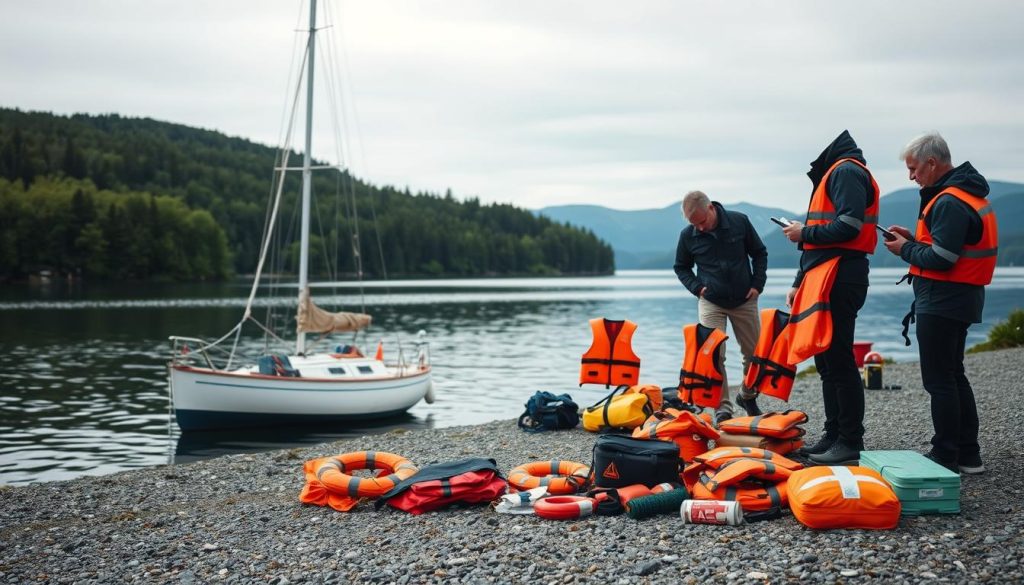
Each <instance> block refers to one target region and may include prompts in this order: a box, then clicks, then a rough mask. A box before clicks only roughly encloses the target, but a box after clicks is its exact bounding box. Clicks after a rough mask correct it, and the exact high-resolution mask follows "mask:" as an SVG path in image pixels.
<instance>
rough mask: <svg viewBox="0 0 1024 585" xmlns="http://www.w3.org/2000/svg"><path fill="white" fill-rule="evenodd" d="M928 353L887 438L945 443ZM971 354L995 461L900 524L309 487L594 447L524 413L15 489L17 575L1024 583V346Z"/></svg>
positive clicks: (984, 435) (7, 526) (1, 569)
mask: <svg viewBox="0 0 1024 585" xmlns="http://www.w3.org/2000/svg"><path fill="white" fill-rule="evenodd" d="M917 368H918V366H917V364H895V365H892V364H889V365H886V368H885V372H884V377H885V383H887V384H900V385H902V386H903V388H902V390H889V391H884V390H883V391H868V392H867V416H866V426H867V436H866V442H867V446H868V448H869V449H916V450H919V451H922V452H923V451H926V450H927V447H928V440H929V438H930V437H931V420H930V418H929V414H928V412H929V411H928V400H927V395H926V394H925V392H924V390H923V388H922V387H921V382H920V373H919V371H918V369H917ZM967 368H968V376H969V378H970V379H971V381H972V384H973V386H974V389H975V394H976V396H977V401H978V409H979V412H980V414H981V419H982V425H981V445H982V455H983V457H984V459H985V464H986V466H987V467H988V470H989V471H988V473H986V474H985V475H982V476H963V478H962V495H961V510H962V511H961V514H960V515H952V516H922V517H903V518H902V519H901V521H900V525H899V527H898V528H897V529H896V530H893V531H887V532H873V531H861V530H847V531H843V530H836V531H829V532H814V531H811V530H808V529H805V528H803V527H802V526H801V525H800V524H799V523H798V522H797V521H796V520H795V519H794V518H793V517H792V516H790V515H788V514H787V515H786V516H784V517H783V518H781V519H778V520H773V521H769V522H761V523H757V524H752V525H746V526H738V527H726V526H707V525H684V524H683V523H682V521H681V520H680V519H679V517H678V515H674V516H661V517H658V518H652V519H648V520H643V521H635V520H632V519H630V518H628V517H626V516H615V517H590V518H587V519H583V520H578V521H570V522H556V521H546V520H542V519H539V518H535V517H533V516H512V515H502V514H496V513H495V512H493V511H492V510H491V509H489V508H487V507H474V508H451V509H447V510H442V511H439V512H435V513H427V514H424V515H422V516H412V515H409V514H406V513H404V512H399V511H397V510H393V509H390V508H385V509H382V510H381V511H379V512H378V511H374V509H373V506H372V505H371V504H369V503H365V502H364V503H362V504H360V505H359V506H357V507H356V508H355V509H354V510H353V511H352V512H349V513H339V512H335V511H334V510H332V509H330V508H320V507H313V506H304V505H302V504H300V503H299V501H298V494H299V491H300V490H301V488H302V485H303V476H302V462H303V461H305V460H306V459H310V458H313V457H319V456H324V455H333V454H337V453H342V452H346V451H357V450H364V449H372V450H377V451H390V452H393V453H398V454H401V455H404V456H406V457H408V458H409V459H411V460H412V461H414V462H415V463H417V464H418V465H420V466H423V465H427V464H430V463H435V462H439V461H448V460H454V459H462V458H465V457H476V456H479V457H491V458H494V459H496V460H497V462H498V466H499V467H500V468H501V469H502V471H503V472H505V473H507V472H508V470H509V469H511V468H512V467H514V466H516V465H519V464H521V463H524V462H526V461H530V460H535V459H568V460H573V461H580V462H584V463H589V462H590V459H591V449H592V447H593V443H594V439H595V436H594V435H593V434H590V433H587V432H585V431H583V430H582V429H581V428H578V429H575V430H572V431H561V432H550V433H539V434H527V433H523V432H522V431H520V430H519V429H517V428H516V425H515V421H512V420H505V421H495V422H492V423H488V424H484V425H479V426H472V427H453V428H445V429H437V430H422V431H411V432H405V431H392V432H389V433H387V434H383V435H376V436H367V437H360V438H356V439H351V440H345V441H339V442H336V443H331V444H326V445H320V446H317V447H313V448H307V449H294V450H289V451H274V452H268V453H260V454H254V455H253V454H247V455H236V456H228V457H222V458H218V459H212V460H208V461H201V462H198V463H192V464H188V465H175V466H160V467H154V468H151V469H144V470H138V471H129V472H125V473H119V474H116V475H111V476H106V477H98V478H97V477H89V478H81V479H75V480H72V481H66V482H53V483H45V484H34V485H29V486H25V487H4V488H0V503H2V510H3V514H2V518H0V583H27V582H57V583H93V582H99V583H121V582H175V583H191V582H195V583H209V582H216V583H220V582H223V583H248V582H259V583H275V584H278V585H283V584H285V583H300V582H308V583H330V582H337V583H354V582H367V583H392V582H393V583H432V582H438V583H440V582H449V581H450V582H467V583H488V582H495V583H510V582H511V583H518V582H530V583H573V582H588V583H591V582H592V583H678V582H682V583H698V582H705V581H715V582H730V583H755V582H756V583H763V582H782V581H817V582H860V581H868V580H876V581H885V582H887V583H905V582H921V581H945V582H958V583H959V582H1001V583H1002V582H1021V581H1024V514H1022V513H1021V512H1022V509H1024V504H1022V500H1024V466H1022V465H1021V462H1022V460H1024V457H1022V456H1024V445H1022V441H1024V431H1022V429H1024V414H1022V412H1024V410H1022V409H1021V408H1020V407H1019V406H1018V405H1019V404H1020V402H1021V401H1020V396H1019V393H1020V389H1021V384H1022V382H1021V378H1022V374H1024V349H1014V350H1005V351H999V352H990V353H984V354H979V355H974V356H969V357H968V359H967ZM497 390H498V389H495V391H497ZM551 390H557V391H565V390H559V389H554V388H552V389H551ZM531 392H532V391H531ZM569 392H570V393H571V392H572V391H571V389H569ZM527 397H528V396H527V395H526V391H524V396H523V401H524V402H525V400H526V398H527ZM762 400H763V402H765V403H766V404H763V405H762V406H763V407H764V406H768V407H772V408H779V407H781V406H782V403H777V402H774V401H772V400H770V399H762ZM791 405H792V406H793V407H794V408H800V409H803V410H806V411H807V412H808V414H809V415H810V417H811V422H810V423H809V424H808V431H809V435H810V436H811V437H814V438H816V436H817V433H818V431H819V429H820V424H821V420H822V408H821V400H820V394H819V390H818V386H817V384H816V383H815V380H814V379H803V380H801V381H799V382H798V385H797V387H796V389H795V391H794V394H793V397H792V400H791Z"/></svg>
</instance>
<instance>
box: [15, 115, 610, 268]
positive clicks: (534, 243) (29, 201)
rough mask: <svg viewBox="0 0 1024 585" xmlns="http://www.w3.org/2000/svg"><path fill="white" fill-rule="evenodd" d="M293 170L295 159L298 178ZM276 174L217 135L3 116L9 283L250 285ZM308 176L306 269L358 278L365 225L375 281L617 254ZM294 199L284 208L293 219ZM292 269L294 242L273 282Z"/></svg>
mask: <svg viewBox="0 0 1024 585" xmlns="http://www.w3.org/2000/svg"><path fill="white" fill-rule="evenodd" d="M299 160H300V158H299V155H297V154H295V153H292V155H291V160H290V165H291V166H295V165H296V164H298V162H297V161H299ZM274 163H275V150H274V149H272V148H270V147H267V146H262V145H259V144H255V143H253V142H250V141H248V140H244V139H241V138H232V137H228V136H225V135H223V134H221V133H218V132H213V131H208V130H201V129H196V128H190V127H187V126H181V125H177V124H170V123H166V122H159V121H155V120H151V119H137V118H123V117H120V116H117V115H105V116H88V115H74V116H70V117H64V116H56V115H53V114H48V113H39V112H22V111H19V110H12V109H0V280H7V279H12V278H19V277H22V276H25V275H26V274H30V273H33V272H37V271H40V270H52V271H55V272H57V273H58V274H76V275H83V276H88V277H98V278H115V279H129V278H164V279H177V280H189V279H213V278H224V277H226V276H229V275H230V274H231V273H232V272H240V273H244V272H251V271H252V270H253V268H254V266H255V263H256V260H257V254H258V248H259V243H260V239H261V236H262V231H263V226H264V220H265V215H266V208H267V201H268V198H269V195H270V191H271V182H272V168H273V166H274ZM314 177H315V180H314V184H313V190H314V194H315V204H316V206H317V207H316V209H315V210H314V226H313V233H314V234H318V235H317V237H315V239H314V243H313V244H314V245H313V246H312V254H313V257H312V258H311V262H310V268H311V270H312V271H313V272H316V273H319V274H322V275H327V274H332V273H333V272H334V270H335V268H336V269H338V270H340V271H341V272H342V273H351V272H353V271H355V269H356V265H355V260H354V258H353V255H352V254H351V253H349V250H350V249H351V241H352V234H353V233H354V232H355V231H356V230H354V229H353V227H354V225H355V219H356V218H358V228H359V229H358V233H359V243H360V247H361V249H362V254H361V257H362V263H363V269H364V271H365V272H366V273H367V274H368V275H369V276H370V277H375V276H378V277H379V276H381V275H382V274H383V273H384V271H385V268H386V271H387V272H388V274H389V275H390V276H423V275H437V276H440V275H449V276H477V275H506V274H584V273H589V274H601V273H610V272H611V271H613V270H614V257H613V253H612V249H611V247H610V246H609V245H608V244H606V243H605V242H602V241H601V240H599V239H598V238H597V237H596V236H595V235H594V234H593V232H591V231H589V230H585V229H579V228H575V227H570V226H568V225H566V224H563V223H559V222H556V221H552V220H550V219H548V218H545V217H535V216H534V215H533V214H532V213H530V212H529V211H526V210H523V209H518V208H516V207H513V206H511V205H501V204H492V205H481V204H480V203H479V201H477V200H474V199H470V200H468V201H465V202H460V201H457V200H456V199H455V198H454V197H453V196H452V195H451V193H447V194H445V195H444V196H441V195H438V194H429V193H417V194H415V195H414V194H412V193H410V192H409V191H408V189H406V190H399V189H396V188H393V187H383V188H381V187H375V186H372V185H368V184H366V183H363V182H361V181H359V180H358V179H355V180H352V181H349V180H348V179H349V177H342V180H341V181H339V175H338V174H337V173H323V172H322V173H320V174H317V175H314ZM298 181H299V177H298V176H297V174H292V175H291V176H290V177H289V179H288V183H287V185H286V191H287V192H290V193H296V194H297V192H298ZM342 185H344V187H342ZM351 193H354V194H355V196H354V200H355V205H354V206H353V204H352V197H351V196H350V194H351ZM294 201H295V200H294V199H291V200H288V201H286V202H285V203H284V204H283V206H282V213H284V214H285V217H290V216H289V215H288V214H291V213H292V212H293V210H294V208H295V206H296V205H295V202H294ZM353 207H355V210H354V211H353ZM374 218H376V221H374ZM318 226H319V227H318ZM289 231H290V230H288V229H286V230H283V232H284V233H283V234H282V235H285V236H286V235H287V233H288V232H289ZM292 231H293V230H292ZM378 242H380V243H381V250H382V252H381V251H379V250H378ZM382 256H383V264H382ZM296 263H297V251H296V248H295V245H294V244H293V245H292V246H291V248H290V250H289V253H287V254H285V255H284V256H283V257H282V261H281V263H280V264H279V265H278V266H275V269H278V270H285V271H288V270H294V266H295V264H296Z"/></svg>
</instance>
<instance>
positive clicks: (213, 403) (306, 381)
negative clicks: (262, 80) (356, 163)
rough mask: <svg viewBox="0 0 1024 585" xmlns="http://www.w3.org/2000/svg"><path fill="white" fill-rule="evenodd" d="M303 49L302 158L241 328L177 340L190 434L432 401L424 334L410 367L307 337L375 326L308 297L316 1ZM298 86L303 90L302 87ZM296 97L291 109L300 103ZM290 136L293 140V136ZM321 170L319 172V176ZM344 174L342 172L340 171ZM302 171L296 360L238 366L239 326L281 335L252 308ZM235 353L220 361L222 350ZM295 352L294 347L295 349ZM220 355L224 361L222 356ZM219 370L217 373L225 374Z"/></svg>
mask: <svg viewBox="0 0 1024 585" xmlns="http://www.w3.org/2000/svg"><path fill="white" fill-rule="evenodd" d="M309 5H310V13H309V31H308V42H307V44H306V54H305V66H306V83H305V89H306V100H305V101H306V106H305V113H306V119H305V151H304V153H303V162H302V167H301V168H300V169H293V168H289V167H288V162H287V160H288V153H289V152H291V149H290V148H289V146H288V144H287V142H288V140H287V139H286V141H285V145H284V148H282V149H281V153H282V154H281V156H280V158H279V161H278V162H279V165H280V166H279V167H278V168H277V169H276V171H277V174H276V177H275V185H276V194H275V197H274V198H273V201H272V204H271V210H270V219H269V221H268V223H267V228H266V230H265V233H264V238H263V243H262V245H261V249H260V257H259V262H258V264H257V268H256V273H255V277H254V279H253V284H252V288H251V290H250V293H249V298H248V301H247V303H246V307H245V311H244V314H243V316H242V319H241V320H240V321H239V323H238V324H237V325H235V327H234V328H232V329H231V330H230V331H229V332H228V333H227V334H225V335H224V336H223V337H221V338H220V339H217V340H215V341H213V342H205V341H203V340H201V339H198V338H195V337H181V336H171V337H170V341H171V359H170V362H169V363H168V369H169V386H168V388H169V392H170V400H171V404H172V405H173V408H174V417H175V419H176V420H177V423H178V426H179V427H180V428H181V429H182V430H183V431H188V430H199V429H214V428H229V427H242V426H261V425H268V424H293V423H296V422H327V421H334V420H344V419H367V418H378V417H380V418H382V417H387V416H391V415H396V414H399V413H402V412H405V411H406V410H408V409H409V408H411V407H412V406H413V405H415V404H417V403H418V402H419V401H420V400H426V401H427V402H432V401H433V386H432V382H431V367H430V355H429V345H428V344H427V342H426V341H425V339H424V335H425V333H424V332H422V331H421V332H420V333H419V336H418V338H417V340H416V341H415V342H414V344H413V345H414V346H415V352H414V355H411V356H410V358H411V359H407V358H406V354H405V352H404V351H399V352H398V357H397V359H396V360H395V361H393V362H389V363H385V361H384V359H383V355H382V351H381V348H380V346H378V350H377V352H376V354H375V355H374V356H372V357H370V356H366V355H363V353H362V352H361V351H359V349H358V348H355V347H352V346H349V345H346V346H338V347H337V348H336V350H335V351H333V352H327V351H324V352H321V353H314V352H312V351H311V348H309V347H307V345H308V344H307V334H319V335H320V336H321V339H323V338H324V337H325V336H327V335H330V334H333V333H340V332H358V331H360V330H364V329H365V328H367V327H368V326H369V325H370V323H371V321H372V317H371V316H370V315H367V314H365V313H332V312H328V311H326V310H324V309H321V308H320V307H318V306H316V304H315V303H314V302H313V300H312V297H311V295H310V282H309V256H310V254H309V249H310V215H311V211H310V206H311V204H310V201H311V184H312V171H313V170H314V166H313V161H312V156H311V147H312V128H313V77H314V62H315V49H316V33H317V26H316V23H317V17H316V6H317V3H316V0H310V3H309ZM301 81H302V80H301V79H300V80H299V83H300V84H301ZM298 96H299V92H298V91H296V99H295V104H293V112H294V111H295V110H294V108H295V107H296V106H297V104H298V101H299V99H298ZM290 134H291V130H290V129H289V131H288V133H287V135H288V136H290ZM318 168H319V167H318ZM335 169H336V170H337V171H339V172H342V171H343V169H342V168H341V167H335ZM295 170H301V172H302V192H301V193H302V195H301V197H302V198H301V224H300V225H301V227H300V230H301V236H300V238H301V239H300V256H299V267H298V287H297V288H298V298H297V301H298V309H297V313H296V340H295V346H294V351H293V352H290V353H287V354H282V353H267V354H266V355H262V356H260V357H258V358H257V359H256V360H255V363H248V364H241V365H239V363H238V362H239V361H240V360H237V355H238V353H239V352H238V345H239V339H240V336H241V332H242V326H243V325H244V324H246V323H248V322H255V323H257V324H258V325H259V326H260V327H261V328H263V329H264V330H265V331H267V333H268V334H270V335H271V336H272V337H274V339H278V340H280V337H278V336H277V335H276V334H273V333H272V332H270V330H269V329H268V328H267V327H266V326H265V325H263V324H262V323H259V322H258V321H256V320H255V318H254V317H253V313H252V309H253V302H254V299H255V297H256V293H257V289H258V287H259V285H260V279H261V277H262V274H263V271H264V264H265V262H266V259H267V252H268V248H269V247H270V245H271V241H272V239H273V238H272V234H273V229H274V224H275V223H276V220H277V215H278V210H279V209H280V205H281V197H282V192H283V190H284V184H285V181H284V176H285V173H286V172H287V171H295ZM232 338H233V342H231V349H230V351H229V352H227V358H226V360H225V359H223V355H224V352H226V350H225V349H224V346H225V345H227V344H228V343H229V341H230V340H232ZM289 351H290V348H289ZM218 352H220V353H218ZM218 362H219V365H218Z"/></svg>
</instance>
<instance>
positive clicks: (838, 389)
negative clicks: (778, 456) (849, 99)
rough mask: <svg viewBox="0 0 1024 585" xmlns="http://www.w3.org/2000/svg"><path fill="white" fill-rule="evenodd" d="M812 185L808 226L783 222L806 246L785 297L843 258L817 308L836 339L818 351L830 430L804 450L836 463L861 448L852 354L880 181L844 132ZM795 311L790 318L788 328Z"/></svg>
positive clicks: (859, 386)
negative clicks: (826, 265) (813, 273)
mask: <svg viewBox="0 0 1024 585" xmlns="http://www.w3.org/2000/svg"><path fill="white" fill-rule="evenodd" d="M807 176H808V177H809V178H810V179H811V183H812V184H813V185H814V189H813V191H812V195H811V201H810V203H809V205H808V209H807V222H806V225H805V224H804V223H801V222H799V221H797V222H792V223H791V224H790V225H789V226H788V227H786V228H784V231H785V234H786V237H787V238H789V240H790V241H792V242H798V243H799V247H800V249H801V251H802V253H801V255H800V269H799V270H798V271H797V276H796V281H795V282H794V284H793V286H794V288H793V289H792V290H791V291H790V292H789V294H788V295H787V296H786V305H787V306H792V304H793V299H794V297H795V296H796V292H797V288H798V287H799V286H800V284H801V282H802V281H803V279H804V274H805V273H807V272H808V271H810V270H811V269H812V268H815V267H818V266H819V265H822V264H824V263H826V262H838V265H837V266H836V272H835V281H834V284H832V286H831V290H821V291H817V292H815V291H810V292H811V293H812V294H816V295H817V298H816V299H815V300H816V305H814V306H816V307H825V306H827V307H828V310H829V311H830V313H831V330H832V339H831V343H830V344H828V347H827V348H824V349H823V350H821V349H819V350H818V351H819V352H820V353H817V354H816V355H814V365H815V367H816V368H817V370H818V374H819V376H820V377H821V394H822V399H823V401H824V406H825V425H824V426H825V428H824V431H825V432H824V435H823V436H822V437H821V439H820V440H819V441H818V442H817V443H815V444H814V445H811V446H809V447H806V448H805V449H804V453H805V454H807V455H809V456H810V459H811V460H812V461H814V462H816V463H820V464H823V465H838V464H841V463H847V462H850V461H855V460H857V459H859V458H860V451H862V450H863V449H864V384H863V382H862V381H861V377H860V371H859V369H858V368H857V363H856V360H855V359H854V357H853V340H854V328H855V326H856V319H857V311H859V310H860V308H861V307H862V306H864V299H865V297H866V296H867V292H868V257H867V255H868V254H870V253H873V252H874V249H875V244H876V243H877V241H878V240H877V236H876V234H875V226H876V225H877V223H878V185H877V184H876V183H875V180H874V178H873V177H872V176H871V172H870V171H869V170H868V168H867V162H866V161H865V159H864V155H863V153H862V152H861V150H860V147H858V146H857V143H856V142H854V140H853V137H851V136H850V133H849V132H848V131H846V130H844V131H843V132H842V133H841V134H840V135H839V136H838V137H837V138H836V139H835V140H834V141H832V143H831V144H829V145H828V147H827V148H825V150H823V151H822V152H821V154H820V155H818V158H817V159H815V161H814V162H812V163H811V170H810V171H809V172H808V173H807ZM797 317H798V316H796V315H794V316H793V317H791V326H792V325H793V323H794V320H796V319H797Z"/></svg>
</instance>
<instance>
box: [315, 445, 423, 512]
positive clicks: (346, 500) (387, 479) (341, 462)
mask: <svg viewBox="0 0 1024 585" xmlns="http://www.w3.org/2000/svg"><path fill="white" fill-rule="evenodd" d="M357 469H379V470H381V471H382V473H378V474H377V475H376V477H356V476H354V475H349V474H348V473H346V472H350V471H355V470H357ZM303 471H305V473H306V485H305V487H303V488H302V493H301V494H300V495H299V501H301V502H303V503H305V504H316V505H318V506H330V507H332V508H334V509H335V510H338V511H341V512H345V511H347V510H350V509H352V507H353V506H355V505H356V502H357V501H358V498H377V497H380V496H382V495H384V494H385V493H387V492H388V490H390V489H391V488H393V487H395V486H396V485H398V483H399V482H401V481H402V480H405V479H408V478H409V477H411V476H412V475H413V474H414V473H416V472H417V471H418V470H417V468H416V466H415V465H413V463H412V462H411V461H409V460H408V459H406V458H405V457H402V456H401V455H395V454H394V453H387V452H384V451H354V452H352V453H342V454H341V455H335V456H334V457H321V458H319V459H312V460H310V461H307V462H306V463H305V465H303Z"/></svg>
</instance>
